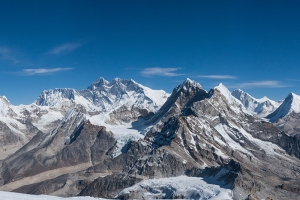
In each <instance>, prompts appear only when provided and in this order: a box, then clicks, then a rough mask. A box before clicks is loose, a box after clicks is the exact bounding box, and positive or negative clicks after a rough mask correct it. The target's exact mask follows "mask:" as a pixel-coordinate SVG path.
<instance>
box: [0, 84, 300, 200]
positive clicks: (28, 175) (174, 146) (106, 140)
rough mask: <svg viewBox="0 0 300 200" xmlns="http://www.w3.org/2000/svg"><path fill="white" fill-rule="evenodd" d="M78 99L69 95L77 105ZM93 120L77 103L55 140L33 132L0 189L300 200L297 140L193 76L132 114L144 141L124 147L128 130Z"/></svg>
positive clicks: (4, 165)
mask: <svg viewBox="0 0 300 200" xmlns="http://www.w3.org/2000/svg"><path fill="white" fill-rule="evenodd" d="M116 81H118V80H116ZM99 84H100V85H102V86H103V87H110V86H108V85H109V83H108V82H105V81H104V80H99ZM122 84H123V83H122ZM123 85H124V84H123ZM125 85H126V84H125ZM99 87H100V86H98V83H95V88H99ZM122 87H123V86H122ZM93 88H94V87H91V88H90V89H88V90H93ZM113 91H115V90H113ZM134 91H136V90H134ZM95 93H96V92H95ZM117 94H120V93H118V92H117ZM99 95H100V94H99ZM68 96H69V95H67V97H68ZM71 96H72V95H71ZM76 96H77V94H75V95H74V99H71V100H68V98H66V97H62V98H63V99H66V101H68V102H72V101H76ZM112 96H113V97H115V96H118V97H120V95H112ZM121 96H122V95H121ZM120 98H121V99H122V97H120ZM45 99H47V98H45ZM86 99H89V98H86ZM110 99H112V98H110ZM91 100H92V99H91V98H90V99H89V100H88V101H89V102H92V101H91ZM103 101H104V100H103ZM120 101H122V100H120ZM41 102H47V101H41ZM93 102H94V101H93ZM95 102H100V100H99V101H95ZM107 102H109V101H107ZM135 102H136V101H135ZM101 104H102V105H105V106H104V107H105V109H106V110H109V105H106V104H103V103H101ZM45 105H46V104H45ZM56 105H57V104H56ZM56 105H51V106H56ZM138 105H143V104H138ZM93 106H96V103H93ZM104 107H102V109H104ZM120 111H122V110H120ZM124 111H125V113H126V109H125V110H124ZM120 115H122V113H120ZM90 116H91V115H90V114H89V112H86V110H84V109H82V107H81V106H80V105H79V104H78V105H77V104H76V103H75V104H74V107H73V108H72V109H71V110H70V111H69V112H68V113H67V114H66V115H65V116H64V118H63V119H62V120H60V122H59V124H58V125H57V126H56V127H55V128H54V129H52V131H51V132H50V133H49V134H46V133H40V134H37V135H35V136H34V137H33V139H32V140H30V142H29V143H27V144H26V145H25V146H23V147H22V148H21V149H19V150H18V151H17V152H16V153H15V154H13V155H11V156H9V157H8V158H6V159H4V160H3V161H1V163H0V166H1V167H0V172H1V173H0V174H1V179H0V180H1V182H0V185H1V187H0V190H6V191H15V192H22V193H30V194H51V195H58V196H76V195H79V196H94V197H103V198H120V199H132V198H137V199H140V198H198V199H200V198H208V199H214V198H215V199H217V198H229V199H230V198H231V199H266V198H272V199H299V188H300V179H299V177H300V162H299V158H300V142H299V140H298V139H297V138H296V137H291V136H288V135H286V134H285V133H284V132H282V131H281V130H279V129H278V128H277V127H276V126H274V125H273V124H271V123H269V122H266V121H263V120H260V119H259V118H257V117H255V116H254V115H252V114H251V113H249V112H248V111H247V109H246V108H245V107H244V106H243V104H242V103H241V102H240V101H239V100H237V99H236V98H235V97H233V96H232V95H231V93H230V92H229V91H228V89H227V88H226V87H225V86H224V85H222V84H220V85H219V86H217V87H215V88H213V89H211V90H210V91H208V92H207V91H205V90H204V89H203V88H202V86H201V85H200V84H199V83H196V82H194V81H192V80H190V79H187V80H186V81H184V82H183V83H182V84H180V85H178V86H177V87H176V88H175V89H174V90H173V93H172V94H171V96H170V97H169V98H168V99H167V101H166V102H165V103H164V104H163V106H161V108H160V109H159V110H158V111H157V112H155V113H154V114H153V115H148V116H147V117H145V118H144V119H143V120H141V119H139V118H138V117H136V118H132V120H133V119H138V121H136V122H133V124H135V123H137V124H139V128H140V129H139V130H138V132H137V133H136V134H140V133H143V134H145V137H144V136H143V135H140V137H139V138H140V139H138V140H136V139H133V140H131V139H129V140H121V141H122V142H123V143H122V145H120V144H121V143H120V140H119V138H120V136H122V135H124V134H127V131H128V130H127V129H123V128H124V127H122V126H119V128H118V129H117V128H112V127H111V125H110V124H106V126H107V127H108V128H105V127H104V126H98V125H94V124H93V121H92V119H95V118H92V117H90ZM94 116H97V115H96V114H95V115H94ZM109 128H110V130H112V131H109ZM121 138H122V137H121ZM116 152H118V153H116ZM189 184H190V185H189ZM185 186H186V187H185ZM188 186H190V187H188ZM191 188H194V190H191ZM218 195H220V196H218Z"/></svg>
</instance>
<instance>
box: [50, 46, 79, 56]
mask: <svg viewBox="0 0 300 200" xmlns="http://www.w3.org/2000/svg"><path fill="white" fill-rule="evenodd" d="M80 46H82V44H81V43H66V44H62V45H60V46H57V47H54V48H53V49H51V50H50V51H49V52H48V53H46V54H52V55H58V54H61V53H67V52H71V51H74V50H76V49H77V48H79V47H80Z"/></svg>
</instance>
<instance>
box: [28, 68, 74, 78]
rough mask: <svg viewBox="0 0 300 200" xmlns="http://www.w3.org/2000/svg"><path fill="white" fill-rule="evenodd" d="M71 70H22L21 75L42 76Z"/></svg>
mask: <svg viewBox="0 0 300 200" xmlns="http://www.w3.org/2000/svg"><path fill="white" fill-rule="evenodd" d="M71 69H73V68H52V69H45V68H38V69H23V74H25V75H29V76H33V75H43V74H52V73H55V72H60V71H68V70H71Z"/></svg>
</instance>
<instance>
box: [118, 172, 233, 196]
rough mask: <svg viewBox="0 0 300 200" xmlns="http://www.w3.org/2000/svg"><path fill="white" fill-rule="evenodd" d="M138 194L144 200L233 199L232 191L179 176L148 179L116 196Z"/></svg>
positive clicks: (198, 179)
mask: <svg viewBox="0 0 300 200" xmlns="http://www.w3.org/2000/svg"><path fill="white" fill-rule="evenodd" d="M130 192H140V193H142V195H143V198H145V199H163V198H164V199H171V198H178V197H181V196H184V198H185V199H210V200H219V199H233V191H232V190H230V189H225V188H222V186H221V187H220V186H219V185H214V184H209V183H207V182H205V181H204V180H203V179H202V178H200V177H187V176H179V177H172V178H160V179H149V180H144V181H142V182H140V183H137V184H135V185H133V186H131V187H129V188H125V189H123V190H122V191H121V192H120V193H119V194H118V195H117V197H118V196H120V195H123V194H127V193H130Z"/></svg>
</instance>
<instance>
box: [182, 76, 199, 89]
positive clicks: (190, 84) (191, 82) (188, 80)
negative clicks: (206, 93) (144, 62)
mask: <svg viewBox="0 0 300 200" xmlns="http://www.w3.org/2000/svg"><path fill="white" fill-rule="evenodd" d="M182 85H183V86H194V87H200V88H202V86H201V85H200V84H199V83H197V82H196V81H193V80H191V79H189V78H186V79H185V81H184V82H183V83H182Z"/></svg>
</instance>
